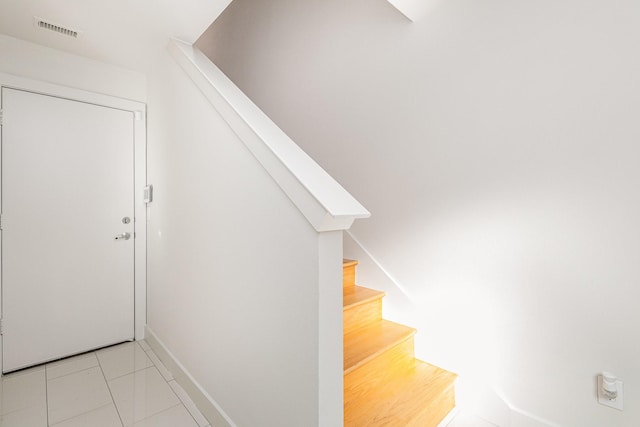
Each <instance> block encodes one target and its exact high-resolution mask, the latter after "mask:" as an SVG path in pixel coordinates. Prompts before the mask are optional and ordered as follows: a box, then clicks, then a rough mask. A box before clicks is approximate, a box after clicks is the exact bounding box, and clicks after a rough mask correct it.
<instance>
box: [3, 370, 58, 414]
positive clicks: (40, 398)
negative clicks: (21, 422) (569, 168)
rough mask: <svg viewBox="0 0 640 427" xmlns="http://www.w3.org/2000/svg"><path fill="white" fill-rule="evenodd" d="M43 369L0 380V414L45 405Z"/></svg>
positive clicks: (16, 374)
mask: <svg viewBox="0 0 640 427" xmlns="http://www.w3.org/2000/svg"><path fill="white" fill-rule="evenodd" d="M45 384H46V379H45V372H44V369H43V368H34V369H28V370H25V371H20V372H16V373H13V374H8V375H5V376H4V377H2V379H1V380H0V414H8V413H11V412H16V411H21V410H24V409H30V408H37V407H41V406H42V404H43V403H44V405H45V411H46V404H47V395H46V385H45Z"/></svg>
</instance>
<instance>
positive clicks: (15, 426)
mask: <svg viewBox="0 0 640 427" xmlns="http://www.w3.org/2000/svg"><path fill="white" fill-rule="evenodd" d="M46 425H47V407H46V405H45V406H44V407H43V408H41V409H40V410H37V411H35V410H32V409H30V408H27V409H21V410H18V411H15V412H9V413H8V414H3V415H0V426H2V427H45V426H46Z"/></svg>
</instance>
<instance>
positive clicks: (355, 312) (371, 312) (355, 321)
mask: <svg viewBox="0 0 640 427" xmlns="http://www.w3.org/2000/svg"><path fill="white" fill-rule="evenodd" d="M380 320H382V296H380V297H379V298H376V299H374V300H370V301H367V302H364V303H362V304H358V305H356V306H352V307H349V308H345V310H344V312H343V315H342V321H343V333H344V335H346V334H349V333H351V332H353V331H355V330H357V329H360V328H362V327H365V326H367V325H370V324H371V323H373V322H379V321H380Z"/></svg>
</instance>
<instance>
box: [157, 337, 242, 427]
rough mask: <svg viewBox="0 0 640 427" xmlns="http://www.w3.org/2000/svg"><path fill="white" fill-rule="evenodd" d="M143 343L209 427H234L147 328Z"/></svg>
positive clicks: (215, 403)
mask: <svg viewBox="0 0 640 427" xmlns="http://www.w3.org/2000/svg"><path fill="white" fill-rule="evenodd" d="M145 341H146V342H147V344H149V347H151V349H152V350H153V351H154V353H155V354H156V355H157V356H158V358H159V359H160V361H161V362H162V363H163V364H164V365H165V366H166V368H167V369H168V370H169V371H170V372H171V373H172V374H173V376H174V378H175V379H176V381H177V382H178V384H180V386H181V387H182V388H183V389H184V390H185V391H186V392H187V394H188V395H189V397H190V398H191V400H193V402H194V403H195V404H196V406H197V407H198V409H199V410H200V412H202V415H204V417H205V418H206V419H207V420H208V421H209V423H210V424H211V427H236V425H235V424H234V423H233V421H232V420H231V418H229V416H228V415H227V414H226V413H225V412H224V411H223V410H222V408H221V407H220V405H218V403H217V402H216V401H215V400H214V399H213V398H212V397H211V396H209V394H208V393H207V392H206V391H205V390H204V389H203V388H202V387H201V386H200V384H198V382H197V381H196V380H195V379H194V378H193V376H191V374H190V373H189V371H187V369H186V368H185V367H184V366H183V365H182V364H181V363H180V361H178V359H176V358H175V356H174V355H173V354H172V353H171V351H169V349H168V348H167V347H166V346H165V345H164V344H163V343H162V341H160V339H158V337H157V336H156V334H155V333H154V332H153V331H152V330H151V329H150V328H149V326H146V327H145Z"/></svg>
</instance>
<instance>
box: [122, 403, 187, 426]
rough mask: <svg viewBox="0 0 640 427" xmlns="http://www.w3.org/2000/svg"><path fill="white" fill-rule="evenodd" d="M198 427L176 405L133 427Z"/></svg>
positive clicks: (183, 408)
mask: <svg viewBox="0 0 640 427" xmlns="http://www.w3.org/2000/svg"><path fill="white" fill-rule="evenodd" d="M178 426H180V427H198V424H197V423H196V422H195V420H194V419H193V418H191V415H189V412H188V411H187V409H186V408H185V407H184V406H182V405H177V406H174V407H172V408H169V409H167V410H165V411H162V412H160V413H159V414H156V415H154V416H152V417H149V418H146V419H144V420H142V421H138V422H137V423H135V424H134V427H178Z"/></svg>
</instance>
